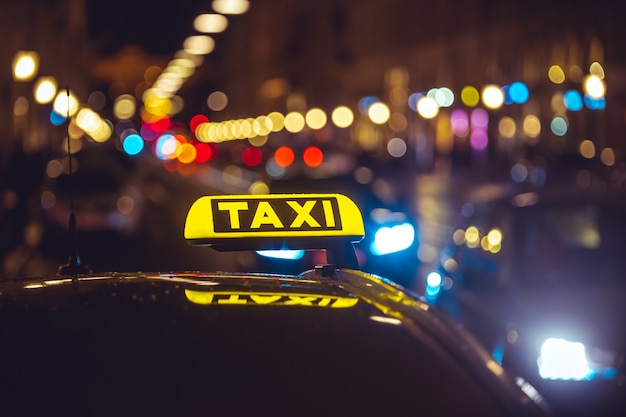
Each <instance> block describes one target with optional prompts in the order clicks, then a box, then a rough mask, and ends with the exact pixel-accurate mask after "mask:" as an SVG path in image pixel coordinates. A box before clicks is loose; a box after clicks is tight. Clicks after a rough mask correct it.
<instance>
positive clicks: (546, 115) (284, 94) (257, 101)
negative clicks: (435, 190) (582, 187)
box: [0, 0, 626, 169]
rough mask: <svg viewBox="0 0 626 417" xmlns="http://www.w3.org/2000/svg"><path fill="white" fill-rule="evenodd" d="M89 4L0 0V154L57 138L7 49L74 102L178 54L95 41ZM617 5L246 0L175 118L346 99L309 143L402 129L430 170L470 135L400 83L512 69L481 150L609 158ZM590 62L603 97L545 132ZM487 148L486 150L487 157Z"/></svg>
mask: <svg viewBox="0 0 626 417" xmlns="http://www.w3.org/2000/svg"><path fill="white" fill-rule="evenodd" d="M122 4H123V3H122V2H112V3H110V4H108V7H120V10H119V13H124V12H125V11H124V9H122V8H121V6H122ZM87 7H88V4H87V3H86V2H84V0H55V1H44V0H29V1H27V2H22V3H15V4H10V5H9V4H5V5H3V6H2V9H3V13H1V14H0V15H1V17H0V21H1V23H2V25H1V29H0V30H2V34H1V37H2V39H3V40H5V47H4V48H3V51H2V54H1V56H0V63H1V64H2V66H3V67H4V68H5V70H4V71H2V73H1V74H2V75H1V77H2V80H1V82H2V84H1V85H2V87H1V90H0V95H1V96H2V97H3V100H2V103H1V104H0V110H1V112H0V113H1V117H2V123H1V124H0V149H2V151H3V152H2V153H3V154H4V155H9V154H10V150H11V149H13V148H14V147H15V146H21V147H23V149H24V151H26V152H32V151H34V150H37V149H41V148H46V147H49V146H58V143H60V142H62V138H63V131H62V127H61V128H59V127H50V125H49V123H48V122H47V116H48V115H47V111H48V110H49V108H47V107H46V108H45V109H44V110H41V109H39V108H38V105H37V104H34V103H32V102H31V101H32V100H27V102H29V103H30V105H29V106H27V107H28V109H27V110H24V109H22V110H20V109H18V108H17V107H16V104H15V103H16V100H17V99H18V98H19V97H28V96H29V94H30V92H31V89H32V88H33V82H30V83H20V82H16V81H15V80H14V79H13V78H12V77H11V75H10V72H9V69H10V68H11V63H12V62H11V61H12V59H13V57H14V55H15V53H16V52H17V51H19V50H35V51H37V52H38V53H39V55H40V63H41V64H40V65H41V67H40V70H39V73H40V74H42V75H43V74H50V75H54V76H55V77H57V79H58V82H59V88H65V87H66V86H67V87H70V88H71V89H72V90H75V91H76V92H77V95H78V96H79V97H81V98H82V100H83V102H86V101H87V97H89V95H90V93H91V92H92V91H94V90H97V89H100V90H106V91H104V92H105V93H106V94H107V98H108V100H113V99H114V97H113V95H114V94H122V93H131V94H133V93H134V94H136V95H139V94H140V90H139V89H138V88H137V85H138V84H140V83H142V82H145V81H144V80H142V75H144V71H145V70H146V69H147V68H148V67H150V66H155V67H160V68H163V67H164V65H165V63H166V62H167V60H168V59H170V58H171V56H173V55H174V53H175V52H176V51H172V52H171V56H170V57H168V56H154V55H150V54H149V53H147V52H146V51H145V48H142V46H141V45H127V46H126V47H124V48H122V49H120V50H119V51H118V53H116V54H114V55H107V56H102V55H101V54H99V52H98V51H99V45H98V43H97V42H106V39H104V40H103V39H98V40H97V42H96V41H95V40H94V39H93V38H90V35H89V30H88V28H89V24H90V22H89V21H88V19H87V16H88V14H87V13H86V8H87ZM91 7H94V6H93V5H91ZM180 7H188V8H190V9H191V8H193V9H194V10H198V11H199V12H211V10H210V4H209V2H206V4H203V5H200V4H199V2H194V1H183V2H182V3H181V4H180ZM620 17H622V18H623V17H624V6H623V5H621V4H618V2H613V1H601V2H595V3H589V2H583V1H558V0H553V1H536V0H535V1H525V2H498V1H493V0H480V1H478V0H477V1H472V2H463V1H453V0H447V1H439V2H426V1H407V0H389V1H373V2H360V1H356V0H343V1H337V0H321V1H317V2H292V1H288V0H257V1H254V2H252V3H251V5H250V9H249V11H248V12H247V13H245V14H243V15H240V16H233V17H232V18H230V17H229V27H228V29H227V31H226V33H223V34H220V35H218V36H216V44H217V45H216V48H215V50H214V52H213V53H212V54H210V55H209V56H207V58H206V59H205V61H204V63H203V64H202V65H201V66H200V67H199V68H198V70H197V72H196V73H195V74H194V75H193V76H192V77H191V78H190V79H189V80H188V82H187V83H186V84H185V85H184V86H183V88H182V89H181V90H180V93H179V94H180V96H182V97H183V98H184V99H185V102H186V107H185V109H184V110H183V111H181V113H180V114H178V115H177V116H175V118H176V117H178V118H179V119H180V120H181V121H183V122H184V123H187V122H188V120H189V118H190V117H191V116H192V115H193V114H196V113H200V112H205V113H208V115H209V117H210V118H211V120H217V121H219V120H227V119H235V118H240V117H256V116H258V115H261V114H267V113H268V112H271V111H283V112H287V111H292V110H296V111H302V112H304V111H306V109H309V108H311V107H320V108H322V109H324V110H325V111H327V112H330V111H331V110H332V108H333V107H335V106H338V105H346V106H350V107H352V108H354V109H355V115H356V120H355V123H354V124H353V125H352V126H351V127H350V128H349V129H344V130H341V129H333V131H330V132H329V131H325V132H322V133H319V132H318V133H317V134H315V135H313V136H315V137H314V138H313V141H315V140H317V139H320V138H321V139H322V141H324V143H325V144H328V142H329V141H331V140H336V141H343V142H346V141H347V142H352V143H353V144H354V146H353V147H352V148H349V149H357V151H358V152H365V153H372V154H374V155H383V156H384V157H385V158H386V159H389V155H387V153H386V151H385V149H386V146H387V144H388V142H389V140H390V139H392V138H394V137H400V138H402V139H403V140H405V141H406V143H407V145H408V147H409V150H410V151H411V152H410V154H411V155H415V160H416V163H418V164H422V166H423V167H425V168H426V169H429V167H432V165H433V161H434V160H435V158H436V157H437V156H439V155H443V156H444V157H450V155H454V153H455V151H458V152H457V153H458V154H459V155H458V158H457V159H456V160H460V161H462V160H463V159H467V160H470V159H471V158H474V156H472V149H471V146H470V145H468V143H467V142H468V141H467V140H465V139H464V138H458V137H454V135H451V134H450V132H449V131H448V132H446V129H445V128H444V127H442V125H441V124H438V120H439V119H441V118H442V117H447V118H448V119H449V117H450V109H449V110H446V109H442V112H441V113H440V117H437V118H434V119H431V120H424V119H423V118H420V117H419V115H417V114H416V112H415V111H414V110H412V109H410V108H409V106H408V105H407V99H408V98H409V96H410V95H411V94H413V93H426V92H427V91H428V90H429V89H432V88H440V87H444V86H445V87H448V88H450V89H451V90H452V91H454V92H455V94H456V97H455V100H456V101H455V105H457V104H460V99H459V95H460V92H461V90H462V88H463V87H464V86H468V85H471V86H475V87H476V88H478V89H480V88H482V86H485V85H487V84H495V85H506V84H510V83H511V82H514V81H523V82H524V83H525V85H527V86H528V89H529V91H530V99H529V100H528V101H527V102H525V103H524V104H521V105H517V106H509V107H503V108H501V109H498V110H496V111H493V112H492V117H491V118H490V131H489V135H490V143H489V146H490V150H489V151H490V152H491V153H492V154H496V155H500V154H502V155H503V156H502V159H503V161H504V162H503V163H504V164H511V163H512V162H514V161H515V160H516V159H523V158H525V157H526V154H528V158H530V157H532V154H546V155H553V154H558V155H561V154H563V153H573V154H577V153H578V149H579V146H580V143H581V142H582V141H584V140H591V141H592V142H593V143H594V145H595V146H596V148H597V152H596V153H598V154H599V153H600V150H601V149H603V148H605V147H610V148H611V149H612V150H614V153H615V155H614V160H615V161H620V160H623V158H624V151H625V149H626V148H625V146H624V142H625V141H624V139H625V136H626V128H625V120H624V119H625V116H624V112H625V108H626V81H625V79H626V77H624V75H623V74H624V73H626V71H625V70H626V68H625V67H626V64H625V62H626V57H625V55H626V53H625V52H624V50H623V48H621V45H620V43H621V39H623V35H624V29H623V25H622V23H621V20H622V19H621V18H620ZM140 19H141V17H140V16H137V21H138V22H139V20H140ZM147 27H149V26H147ZM191 31H192V29H191V22H189V26H188V27H180V28H179V27H172V26H168V30H167V33H166V34H165V36H170V37H179V38H180V39H181V42H182V40H183V38H184V37H185V36H186V35H187V34H189V33H190V32H191ZM161 32H162V31H161ZM155 42H157V40H156V39H155ZM594 62H598V63H600V64H601V66H602V68H603V71H604V72H605V73H606V84H607V93H606V107H605V108H604V110H601V111H581V112H578V113H577V114H574V113H572V112H569V115H570V117H569V120H568V121H569V130H568V132H567V135H566V136H565V137H557V138H555V137H554V135H553V134H551V132H550V128H549V126H550V121H551V119H552V118H553V117H554V116H555V115H556V114H558V113H560V112H563V111H564V110H563V109H562V108H559V107H558V106H557V107H555V104H554V100H555V94H557V93H558V92H559V91H562V90H566V89H567V88H580V84H581V83H582V81H583V78H584V76H585V75H586V74H587V73H588V72H589V67H590V65H591V64H592V63H594ZM552 65H558V66H560V68H562V69H563V70H564V72H565V75H566V81H565V83H564V84H563V85H555V84H554V83H551V82H550V81H549V80H548V77H547V71H548V69H549V68H550V66H552ZM217 90H220V91H225V92H227V93H228V98H229V106H228V107H227V108H226V109H224V110H223V111H221V112H212V111H210V110H208V109H207V107H206V96H207V95H208V94H210V93H211V92H212V91H217ZM367 96H375V97H377V98H378V99H380V100H383V101H385V102H386V103H387V104H388V105H389V106H390V108H391V112H392V114H393V115H396V116H398V117H397V118H395V119H394V120H395V122H394V121H390V122H388V123H385V124H382V125H373V124H372V123H370V122H369V120H367V118H366V117H360V116H359V114H358V111H357V106H358V103H359V101H360V100H361V99H362V98H363V97H367ZM556 97H558V94H557V96H556ZM137 99H138V100H140V99H141V97H137ZM39 107H41V106H39ZM461 107H462V105H461ZM530 113H532V114H536V115H538V116H539V117H540V118H541V124H542V131H541V137H540V138H539V140H527V138H525V137H524V134H523V133H520V132H521V131H522V129H521V124H522V122H523V120H522V119H523V117H524V115H525V114H530ZM504 116H507V117H510V118H511V119H513V120H514V121H515V122H516V123H517V131H516V132H517V133H515V134H514V135H513V136H512V137H511V138H506V139H512V140H508V141H507V140H506V139H502V138H500V139H498V136H501V135H500V134H499V131H498V127H497V121H498V120H499V119H500V118H502V117H504ZM104 117H108V118H110V117H111V115H110V114H105V115H104ZM392 119H393V118H392ZM448 130H449V129H448ZM52 136H54V137H56V139H52V138H51V137H52ZM58 138H61V141H59V139H58ZM492 139H493V140H492ZM284 140H287V139H284ZM528 148H530V151H529V150H528ZM392 159H393V158H392ZM452 159H453V160H455V159H454V158H452ZM496 159H497V158H496ZM491 160H492V161H494V162H496V161H495V160H494V157H493V156H492V157H491ZM4 162H5V163H6V161H4Z"/></svg>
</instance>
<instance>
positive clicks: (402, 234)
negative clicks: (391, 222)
mask: <svg viewBox="0 0 626 417" xmlns="http://www.w3.org/2000/svg"><path fill="white" fill-rule="evenodd" d="M414 241H415V228H414V227H413V225H412V224H410V223H401V224H397V225H395V226H392V227H389V226H383V227H381V228H379V229H378V230H377V231H376V233H375V234H374V241H373V242H372V244H371V245H370V251H371V252H372V254H374V255H376V256H380V255H387V254H390V253H395V252H400V251H403V250H405V249H407V248H409V247H411V245H412V244H413V242H414Z"/></svg>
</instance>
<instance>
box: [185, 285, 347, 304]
mask: <svg viewBox="0 0 626 417" xmlns="http://www.w3.org/2000/svg"><path fill="white" fill-rule="evenodd" d="M185 296H186V297H187V299H188V300H189V301H191V302H192V303H195V304H205V305H208V304H217V305H233V306H241V305H257V306H276V305H283V306H301V307H328V308H350V307H354V306H355V305H356V304H357V303H358V302H359V299H358V298H357V297H354V296H350V297H341V296H336V295H328V294H296V293H279V292H252V291H247V292H241V291H240V292H234V291H228V292H224V291H197V290H190V289H186V290H185Z"/></svg>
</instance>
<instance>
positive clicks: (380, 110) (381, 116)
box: [367, 101, 391, 125]
mask: <svg viewBox="0 0 626 417" xmlns="http://www.w3.org/2000/svg"><path fill="white" fill-rule="evenodd" d="M367 115H368V117H369V118H370V120H371V121H372V122H373V123H376V124H377V125H382V124H383V123H387V120H389V116H390V115H391V111H390V110H389V106H387V105H386V104H385V103H382V102H380V101H378V102H376V103H374V104H372V105H371V106H370V107H369V108H368V109H367Z"/></svg>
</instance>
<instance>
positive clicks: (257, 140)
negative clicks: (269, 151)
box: [248, 136, 268, 148]
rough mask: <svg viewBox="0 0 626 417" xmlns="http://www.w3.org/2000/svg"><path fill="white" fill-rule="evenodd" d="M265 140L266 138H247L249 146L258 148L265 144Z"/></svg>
mask: <svg viewBox="0 0 626 417" xmlns="http://www.w3.org/2000/svg"><path fill="white" fill-rule="evenodd" d="M267 139H268V136H255V137H253V138H249V139H248V142H249V143H250V145H252V146H256V147H257V148H260V147H261V146H263V145H265V144H266V143H267Z"/></svg>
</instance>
